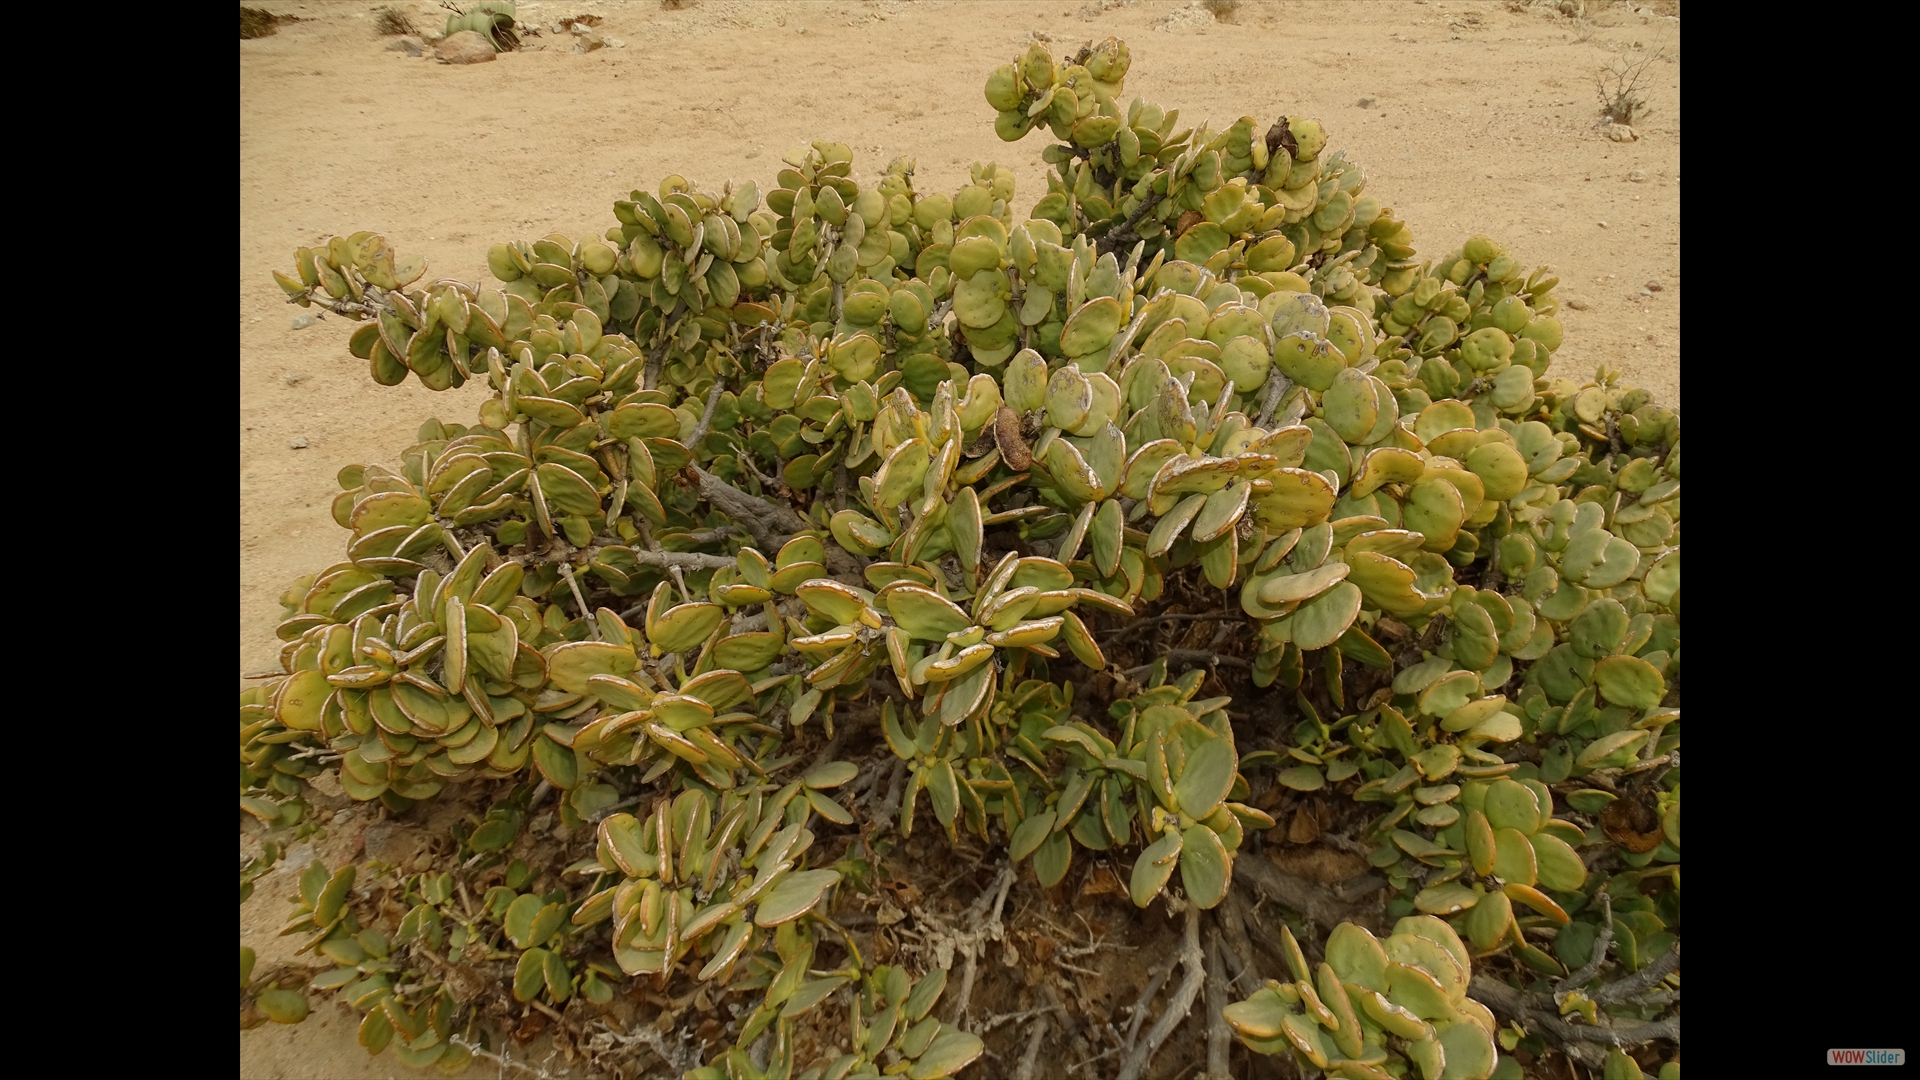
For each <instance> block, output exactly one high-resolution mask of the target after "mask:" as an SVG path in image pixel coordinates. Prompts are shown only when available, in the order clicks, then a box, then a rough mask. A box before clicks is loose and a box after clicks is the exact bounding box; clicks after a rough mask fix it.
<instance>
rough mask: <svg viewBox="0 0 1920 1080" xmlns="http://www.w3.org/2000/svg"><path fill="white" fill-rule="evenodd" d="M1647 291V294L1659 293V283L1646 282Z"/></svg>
mask: <svg viewBox="0 0 1920 1080" xmlns="http://www.w3.org/2000/svg"><path fill="white" fill-rule="evenodd" d="M1647 291H1648V292H1659V291H1660V283H1659V282H1657V281H1649V282H1647Z"/></svg>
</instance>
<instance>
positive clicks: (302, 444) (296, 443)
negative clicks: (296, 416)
mask: <svg viewBox="0 0 1920 1080" xmlns="http://www.w3.org/2000/svg"><path fill="white" fill-rule="evenodd" d="M306 448H307V437H306V436H305V435H302V436H300V437H299V438H297V439H294V440H292V441H291V442H289V443H287V449H289V450H305V449H306Z"/></svg>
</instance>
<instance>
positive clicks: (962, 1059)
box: [907, 1030, 987, 1080]
mask: <svg viewBox="0 0 1920 1080" xmlns="http://www.w3.org/2000/svg"><path fill="white" fill-rule="evenodd" d="M986 1048H987V1046H986V1043H984V1042H981V1041H980V1037H979V1036H978V1035H974V1034H970V1033H968V1032H965V1031H952V1030H948V1031H942V1032H941V1033H940V1034H938V1035H936V1036H934V1039H933V1042H932V1044H931V1045H929V1046H928V1047H927V1049H926V1051H925V1052H923V1053H922V1054H921V1055H920V1056H919V1057H918V1058H916V1059H914V1062H913V1065H912V1066H911V1067H910V1068H908V1069H907V1080H939V1078H940V1077H944V1076H952V1075H953V1074H954V1073H956V1072H959V1071H960V1070H961V1069H964V1068H966V1067H967V1066H968V1065H970V1064H972V1063H973V1061H974V1059H975V1058H977V1057H979V1056H980V1054H981V1052H982V1051H984V1050H986Z"/></svg>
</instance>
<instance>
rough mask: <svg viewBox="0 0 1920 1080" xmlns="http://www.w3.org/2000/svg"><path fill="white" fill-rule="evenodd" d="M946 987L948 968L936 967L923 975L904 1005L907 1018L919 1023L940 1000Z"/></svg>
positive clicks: (914, 985)
mask: <svg viewBox="0 0 1920 1080" xmlns="http://www.w3.org/2000/svg"><path fill="white" fill-rule="evenodd" d="M946 988H947V969H946V968H934V969H933V970H932V971H929V972H927V973H926V974H925V975H923V976H921V978H920V981H919V982H917V983H914V984H913V992H912V993H910V994H908V995H907V1001H906V1004H905V1005H904V1006H902V1008H903V1010H904V1012H905V1015H906V1018H907V1019H908V1020H911V1021H913V1022H915V1023H919V1021H920V1019H921V1018H922V1017H924V1016H926V1015H927V1013H928V1012H930V1011H932V1009H933V1006H934V1003H935V1002H937V1001H939V1000H940V993H941V991H943V990H945V989H946Z"/></svg>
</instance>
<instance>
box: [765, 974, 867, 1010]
mask: <svg viewBox="0 0 1920 1080" xmlns="http://www.w3.org/2000/svg"><path fill="white" fill-rule="evenodd" d="M849 981H850V980H849V979H848V978H847V977H846V976H845V975H833V976H829V977H827V978H825V979H809V980H808V981H806V982H805V983H802V984H801V986H800V989H798V990H795V991H794V992H793V996H792V997H790V998H788V999H787V1002H786V1005H785V1006H783V1007H782V1008H781V1010H780V1018H781V1019H782V1020H791V1019H793V1018H794V1017H796V1016H800V1015H802V1014H803V1013H805V1012H807V1011H808V1010H810V1009H812V1008H813V1007H814V1006H815V1005H818V1004H820V1003H821V1002H822V1001H825V1000H826V999H827V995H828V994H831V993H833V992H834V991H835V990H838V989H840V988H841V987H842V986H845V985H846V984H847V983H848V982H849Z"/></svg>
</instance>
